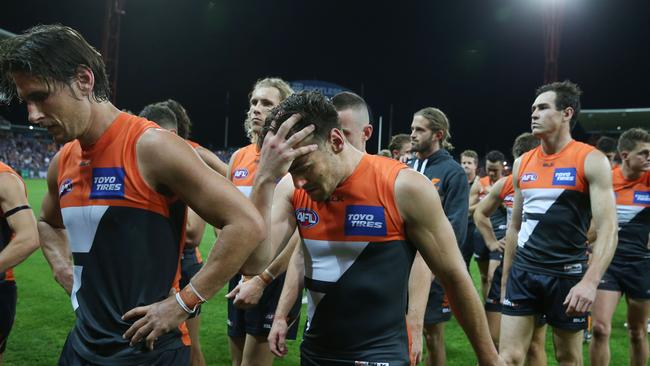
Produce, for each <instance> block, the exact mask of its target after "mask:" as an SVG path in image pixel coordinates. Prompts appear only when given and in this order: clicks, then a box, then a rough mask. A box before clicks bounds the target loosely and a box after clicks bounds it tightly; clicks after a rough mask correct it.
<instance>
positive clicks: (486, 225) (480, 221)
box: [474, 209, 497, 243]
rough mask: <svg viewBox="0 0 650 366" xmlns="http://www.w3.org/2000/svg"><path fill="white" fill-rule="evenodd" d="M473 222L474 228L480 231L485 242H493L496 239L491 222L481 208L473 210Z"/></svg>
mask: <svg viewBox="0 0 650 366" xmlns="http://www.w3.org/2000/svg"><path fill="white" fill-rule="evenodd" d="M474 224H476V228H477V229H478V231H479V232H480V233H481V236H482V237H483V240H485V242H486V243H493V242H495V241H497V237H496V235H494V231H493V230H492V222H490V217H489V216H487V215H486V214H485V213H484V212H483V211H482V210H481V209H478V210H476V211H475V212H474Z"/></svg>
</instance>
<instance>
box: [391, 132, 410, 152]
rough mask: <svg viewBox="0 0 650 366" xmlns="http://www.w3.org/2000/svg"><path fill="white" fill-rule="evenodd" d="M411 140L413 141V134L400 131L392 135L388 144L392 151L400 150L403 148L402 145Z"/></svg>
mask: <svg viewBox="0 0 650 366" xmlns="http://www.w3.org/2000/svg"><path fill="white" fill-rule="evenodd" d="M410 142H411V136H409V135H407V134H405V133H400V134H398V135H395V136H393V137H391V139H390V143H389V144H388V150H390V151H393V150H400V149H401V148H402V145H404V144H406V143H410Z"/></svg>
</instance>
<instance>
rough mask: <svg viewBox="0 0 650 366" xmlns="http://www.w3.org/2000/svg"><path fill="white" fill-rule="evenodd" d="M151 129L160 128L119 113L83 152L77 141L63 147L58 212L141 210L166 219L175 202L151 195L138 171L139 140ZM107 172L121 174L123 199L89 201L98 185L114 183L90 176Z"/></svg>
mask: <svg viewBox="0 0 650 366" xmlns="http://www.w3.org/2000/svg"><path fill="white" fill-rule="evenodd" d="M150 128H160V127H158V125H156V124H155V123H153V122H151V121H147V120H146V119H144V118H140V117H136V116H132V115H130V114H127V113H121V114H120V115H119V116H118V117H117V118H116V119H115V121H113V123H112V124H111V125H110V126H109V127H108V129H107V130H106V131H105V132H104V134H103V135H102V136H101V137H100V138H99V140H98V141H97V142H96V143H95V144H93V145H92V146H89V147H87V148H82V147H81V144H80V143H79V140H74V141H72V142H69V143H67V144H65V145H64V146H63V148H61V152H60V156H59V172H58V177H57V183H58V186H59V188H60V192H59V201H60V205H61V208H65V207H78V206H90V205H93V206H121V207H132V208H141V209H145V210H148V211H152V212H156V213H158V214H160V215H162V216H165V217H169V208H168V204H169V203H170V202H172V201H173V200H175V199H176V198H170V197H166V196H164V195H162V194H160V193H158V192H156V191H154V190H153V189H152V188H151V187H149V185H148V184H147V183H146V182H145V181H144V179H143V178H142V176H141V175H140V171H139V169H138V162H137V155H136V144H137V141H138V139H139V138H140V136H142V134H143V133H144V132H145V131H146V130H148V129H150ZM110 168H117V169H122V170H123V173H124V182H123V187H121V189H122V196H123V198H101V197H97V196H96V197H91V196H92V194H93V193H97V191H96V189H95V188H96V187H98V186H97V185H98V184H102V183H97V182H98V181H99V182H101V180H102V179H105V180H106V182H105V184H113V183H115V182H114V181H112V179H111V176H109V175H105V176H103V175H102V173H98V176H93V174H94V172H95V169H100V170H101V169H110ZM93 180H96V181H93ZM118 184H119V183H118ZM104 187H106V186H104ZM63 189H69V192H64V191H63Z"/></svg>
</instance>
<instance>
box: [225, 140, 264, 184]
mask: <svg viewBox="0 0 650 366" xmlns="http://www.w3.org/2000/svg"><path fill="white" fill-rule="evenodd" d="M259 160H260V153H259V151H258V150H257V145H256V144H250V145H248V146H245V147H242V148H241V149H239V150H237V151H236V152H235V154H234V158H233V161H232V167H231V168H230V177H229V178H230V180H231V181H232V183H233V184H234V185H236V186H246V187H252V186H253V181H254V180H255V173H256V172H257V164H258V163H259Z"/></svg>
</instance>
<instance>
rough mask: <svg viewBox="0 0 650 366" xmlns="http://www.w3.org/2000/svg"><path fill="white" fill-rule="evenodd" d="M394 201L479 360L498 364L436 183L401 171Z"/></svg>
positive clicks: (408, 231)
mask: <svg viewBox="0 0 650 366" xmlns="http://www.w3.org/2000/svg"><path fill="white" fill-rule="evenodd" d="M395 200H396V203H397V208H398V210H399V212H400V215H401V216H402V218H403V219H404V225H405V227H406V236H407V238H408V239H409V241H410V242H411V243H413V244H414V245H415V246H416V247H417V249H418V251H420V253H421V254H422V257H423V258H424V260H425V261H426V262H427V264H428V265H429V267H430V268H431V270H432V271H433V273H434V274H435V275H436V276H437V277H438V278H439V280H440V282H441V284H442V286H443V287H444V289H445V293H447V295H448V297H449V302H450V305H451V307H452V310H453V311H454V315H455V316H456V317H457V318H458V322H459V323H460V324H461V326H462V327H463V330H464V331H465V333H466V334H467V337H468V338H469V341H470V343H471V344H472V347H473V348H474V351H475V352H476V355H477V358H478V360H479V363H480V364H498V363H499V362H500V359H499V356H498V354H497V351H496V348H495V347H494V344H493V343H492V340H491V338H490V333H489V331H488V325H487V320H486V318H485V314H484V312H483V306H482V304H481V301H480V299H479V297H478V294H477V293H476V290H475V289H474V285H473V284H472V280H471V278H470V276H469V273H468V272H467V270H466V268H465V262H464V261H463V258H462V256H461V254H460V250H459V249H458V245H457V243H456V238H455V236H454V232H453V230H452V228H451V224H450V223H449V221H448V220H447V218H446V216H445V215H444V212H443V210H442V205H441V203H440V197H439V196H438V193H437V191H436V190H435V188H434V186H433V184H432V183H431V181H429V180H428V179H427V178H426V177H424V176H422V175H421V174H419V173H417V172H416V171H413V170H409V169H405V170H402V171H401V172H400V173H399V175H398V176H397V179H396V181H395Z"/></svg>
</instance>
